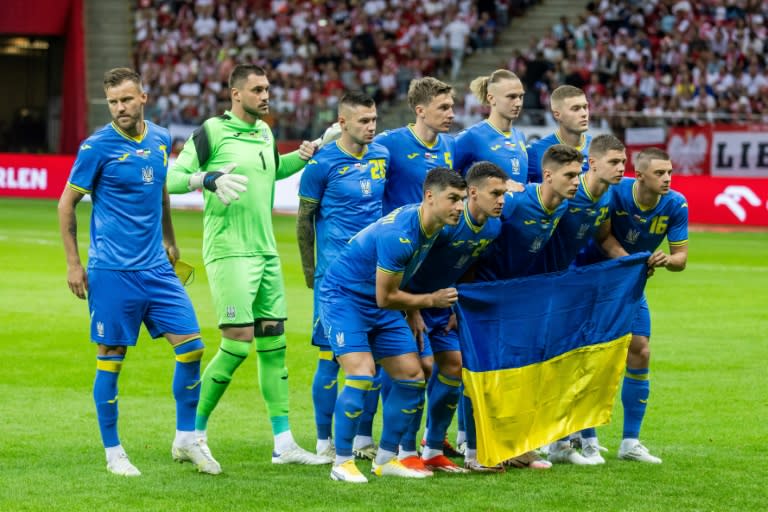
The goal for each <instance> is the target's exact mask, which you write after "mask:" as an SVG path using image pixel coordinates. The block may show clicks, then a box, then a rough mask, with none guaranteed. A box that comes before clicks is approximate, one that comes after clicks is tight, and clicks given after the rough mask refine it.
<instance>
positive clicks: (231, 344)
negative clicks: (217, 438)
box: [195, 338, 251, 431]
mask: <svg viewBox="0 0 768 512" xmlns="http://www.w3.org/2000/svg"><path fill="white" fill-rule="evenodd" d="M250 351H251V344H250V343H249V342H244V341H236V340H230V339H228V338H221V345H220V346H219V351H218V352H216V355H215V356H214V357H213V359H211V362H210V363H208V366H207V367H206V368H205V372H203V377H202V379H200V380H201V384H200V402H199V403H198V404H197V415H196V416H195V430H202V431H204V430H206V429H207V428H208V417H209V416H210V415H211V413H212V412H213V410H214V409H215V408H216V405H217V404H218V403H219V399H220V398H221V396H222V395H223V394H224V392H225V391H226V390H227V386H229V383H230V381H231V380H232V375H233V374H234V373H235V370H237V367H238V366H240V365H241V364H242V362H243V361H245V358H246V357H248V353H249V352H250Z"/></svg>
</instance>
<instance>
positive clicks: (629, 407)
mask: <svg viewBox="0 0 768 512" xmlns="http://www.w3.org/2000/svg"><path fill="white" fill-rule="evenodd" d="M650 392H651V381H650V379H649V370H648V368H640V369H635V368H627V372H626V373H625V374H624V384H623V386H622V387H621V404H622V405H623V406H624V435H623V438H624V439H639V438H640V427H641V426H642V424H643V418H644V417H645V409H646V407H647V406H648V396H649V395H650Z"/></svg>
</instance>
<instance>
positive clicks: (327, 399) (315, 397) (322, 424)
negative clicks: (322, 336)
mask: <svg viewBox="0 0 768 512" xmlns="http://www.w3.org/2000/svg"><path fill="white" fill-rule="evenodd" d="M338 378H339V363H337V362H336V360H335V359H334V358H333V353H332V352H331V351H327V350H321V351H320V353H319V354H318V360H317V369H316V370H315V377H314V379H312V404H313V405H314V408H315V425H316V426H317V438H318V439H330V437H331V425H332V424H333V410H334V408H335V407H336V396H337V395H338V392H339V387H338Z"/></svg>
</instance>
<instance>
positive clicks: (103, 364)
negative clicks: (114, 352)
mask: <svg viewBox="0 0 768 512" xmlns="http://www.w3.org/2000/svg"><path fill="white" fill-rule="evenodd" d="M122 367H123V362H122V361H107V360H103V359H97V360H96V369H97V370H101V371H103V372H110V373H120V368H122Z"/></svg>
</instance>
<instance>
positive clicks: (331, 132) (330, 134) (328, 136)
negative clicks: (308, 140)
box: [312, 123, 341, 149]
mask: <svg viewBox="0 0 768 512" xmlns="http://www.w3.org/2000/svg"><path fill="white" fill-rule="evenodd" d="M339 137H341V126H340V125H339V123H333V124H332V125H331V126H329V127H328V128H326V129H325V133H323V136H322V137H318V138H317V139H315V140H313V141H312V144H314V145H316V146H317V149H320V148H321V147H323V146H325V145H326V144H328V143H329V142H333V141H334V140H336V139H338V138H339Z"/></svg>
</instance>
